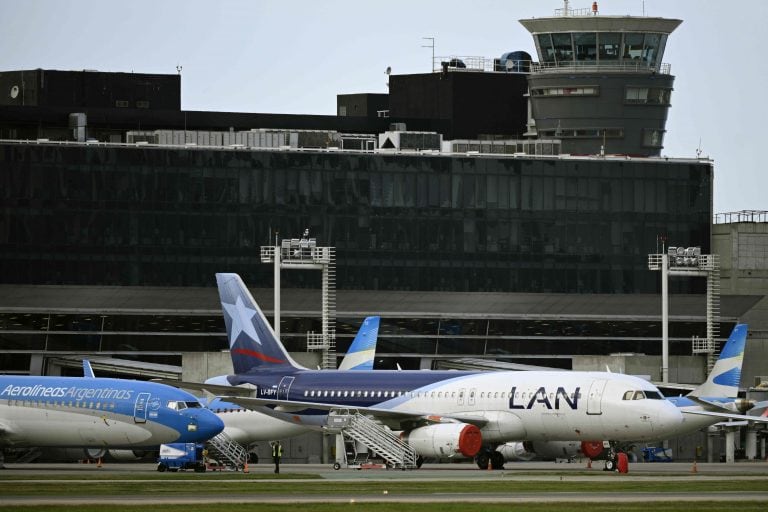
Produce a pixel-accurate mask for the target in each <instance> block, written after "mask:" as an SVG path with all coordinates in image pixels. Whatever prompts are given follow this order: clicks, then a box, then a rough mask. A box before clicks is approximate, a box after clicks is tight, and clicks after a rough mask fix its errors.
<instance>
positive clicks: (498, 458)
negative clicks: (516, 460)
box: [491, 451, 504, 469]
mask: <svg viewBox="0 0 768 512" xmlns="http://www.w3.org/2000/svg"><path fill="white" fill-rule="evenodd" d="M491 467H492V468H493V469H504V456H503V455H502V454H501V453H499V452H497V451H492V452H491Z"/></svg>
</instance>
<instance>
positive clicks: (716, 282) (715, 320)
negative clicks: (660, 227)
mask: <svg viewBox="0 0 768 512" xmlns="http://www.w3.org/2000/svg"><path fill="white" fill-rule="evenodd" d="M648 268H649V269H650V270H660V271H661V381H662V382H663V383H667V382H669V276H688V277H696V276H701V277H706V278H707V337H706V338H705V339H703V340H700V339H696V338H695V337H694V340H693V350H692V352H693V353H694V354H706V355H707V374H709V372H711V371H712V367H713V366H714V364H715V360H716V354H715V353H716V347H717V338H718V335H719V322H720V264H719V257H718V255H717V254H701V248H700V247H669V248H668V249H667V250H666V251H664V248H663V245H662V253H661V254H649V255H648Z"/></svg>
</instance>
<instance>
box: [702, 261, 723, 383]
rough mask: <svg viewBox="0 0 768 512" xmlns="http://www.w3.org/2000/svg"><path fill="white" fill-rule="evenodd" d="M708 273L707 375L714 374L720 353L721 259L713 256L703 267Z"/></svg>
mask: <svg viewBox="0 0 768 512" xmlns="http://www.w3.org/2000/svg"><path fill="white" fill-rule="evenodd" d="M702 266H703V267H704V268H705V269H706V270H707V271H708V273H707V338H709V339H710V340H712V344H713V347H712V350H711V351H709V352H707V375H709V374H710V373H712V368H714V366H715V362H716V361H717V358H718V357H719V356H720V351H719V350H717V344H716V343H715V340H716V339H718V338H719V337H720V257H719V256H718V255H717V254H711V255H709V257H708V258H706V259H705V261H704V264H703V265H702Z"/></svg>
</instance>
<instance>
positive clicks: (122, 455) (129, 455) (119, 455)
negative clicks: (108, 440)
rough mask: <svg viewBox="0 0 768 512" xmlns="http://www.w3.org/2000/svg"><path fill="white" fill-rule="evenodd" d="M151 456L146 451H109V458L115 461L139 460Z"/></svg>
mask: <svg viewBox="0 0 768 512" xmlns="http://www.w3.org/2000/svg"><path fill="white" fill-rule="evenodd" d="M147 455H149V452H147V451H144V450H109V456H110V457H112V458H113V459H115V460H122V461H127V460H139V459H143V458H144V457H146V456H147Z"/></svg>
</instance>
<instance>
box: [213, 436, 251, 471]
mask: <svg viewBox="0 0 768 512" xmlns="http://www.w3.org/2000/svg"><path fill="white" fill-rule="evenodd" d="M206 448H207V449H208V457H209V458H212V459H216V460H217V461H219V463H220V464H223V465H225V466H232V467H233V468H235V469H236V470H238V469H243V468H245V466H246V463H247V462H248V452H247V451H246V450H245V448H243V447H242V446H240V445H239V444H238V443H236V442H235V441H233V440H232V438H231V437H229V436H228V435H227V434H225V433H224V432H221V433H220V434H219V435H217V436H216V437H212V438H211V439H209V440H208V443H207V445H206Z"/></svg>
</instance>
